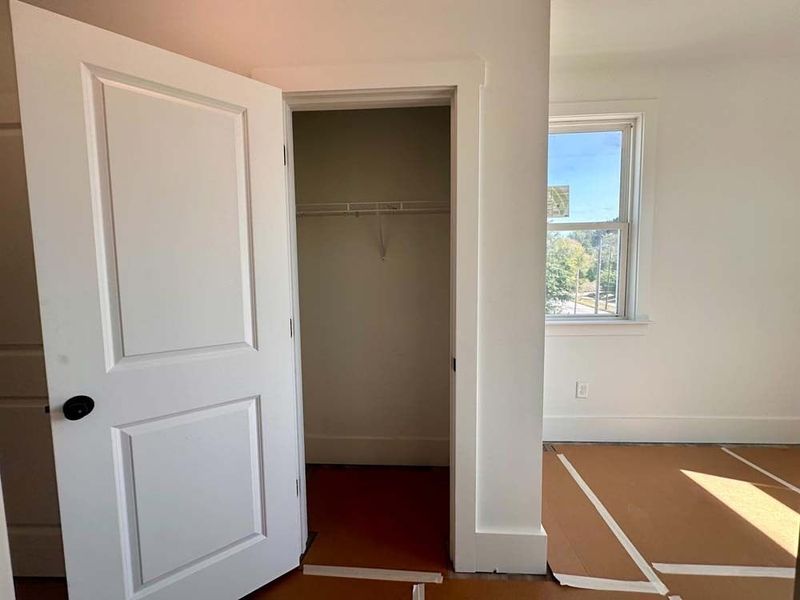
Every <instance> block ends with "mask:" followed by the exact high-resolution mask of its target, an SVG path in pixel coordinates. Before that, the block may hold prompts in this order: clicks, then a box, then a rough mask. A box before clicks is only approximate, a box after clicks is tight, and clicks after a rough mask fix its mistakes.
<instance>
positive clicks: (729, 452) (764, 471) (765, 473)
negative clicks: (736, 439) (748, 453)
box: [722, 447, 800, 494]
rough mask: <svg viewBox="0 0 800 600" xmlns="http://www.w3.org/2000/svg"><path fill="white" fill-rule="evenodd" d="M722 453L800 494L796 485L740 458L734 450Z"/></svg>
mask: <svg viewBox="0 0 800 600" xmlns="http://www.w3.org/2000/svg"><path fill="white" fill-rule="evenodd" d="M722 451H723V452H727V453H728V454H730V455H731V456H732V457H733V458H735V459H737V460H740V461H742V462H743V463H744V464H746V465H748V466H750V467H753V468H754V469H755V470H756V471H760V472H761V473H763V474H764V475H766V476H767V477H770V478H772V479H774V480H775V481H777V482H778V483H780V484H781V485H782V486H784V487H787V488H789V489H790V490H792V491H793V492H795V493H797V494H800V488H799V487H797V486H796V485H792V484H791V483H789V482H788V481H785V480H783V479H781V478H780V477H778V476H777V475H773V474H772V473H770V472H769V471H767V470H766V469H762V468H761V467H759V466H758V465H757V464H755V463H752V462H750V461H749V460H747V459H746V458H744V457H742V456H739V455H738V454H736V452H734V451H733V450H731V449H729V448H725V447H722Z"/></svg>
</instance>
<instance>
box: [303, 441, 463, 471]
mask: <svg viewBox="0 0 800 600" xmlns="http://www.w3.org/2000/svg"><path fill="white" fill-rule="evenodd" d="M305 445H306V462H309V463H312V464H339V465H409V466H412V465H413V466H436V467H444V466H447V465H448V464H449V462H450V441H449V440H448V439H447V438H415V437H367V436H363V437H361V436H328V435H312V434H306V436H305Z"/></svg>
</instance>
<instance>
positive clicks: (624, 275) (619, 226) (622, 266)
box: [545, 222, 630, 321]
mask: <svg viewBox="0 0 800 600" xmlns="http://www.w3.org/2000/svg"><path fill="white" fill-rule="evenodd" d="M553 225H557V226H555V227H554V226H553ZM553 225H548V227H547V230H548V231H594V230H600V231H618V232H619V257H618V259H617V264H618V265H619V268H618V272H617V290H616V299H617V314H615V315H600V314H595V315H585V314H584V315H568V314H567V315H545V318H546V319H547V320H548V321H569V320H573V321H574V320H576V319H577V320H580V319H591V320H595V319H606V320H620V319H627V318H628V244H629V238H630V223H619V222H612V223H608V222H597V223H557V224H553ZM575 225H577V227H575ZM598 276H599V275H598Z"/></svg>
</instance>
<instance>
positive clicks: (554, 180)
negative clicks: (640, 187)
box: [547, 131, 622, 223]
mask: <svg viewBox="0 0 800 600" xmlns="http://www.w3.org/2000/svg"><path fill="white" fill-rule="evenodd" d="M621 170H622V132H621V131H592V132H583V133H551V134H550V146H549V150H548V167H547V186H548V194H547V200H548V202H547V216H548V219H547V220H548V222H549V223H581V222H584V223H585V222H607V221H617V220H618V219H619V216H620V215H619V205H620V178H621Z"/></svg>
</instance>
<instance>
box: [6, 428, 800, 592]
mask: <svg viewBox="0 0 800 600" xmlns="http://www.w3.org/2000/svg"><path fill="white" fill-rule="evenodd" d="M547 450H548V451H547V452H545V456H544V469H543V471H544V482H543V489H544V502H543V521H544V525H545V528H546V529H547V531H548V539H549V549H548V558H549V563H550V567H551V568H552V569H553V571H556V572H561V573H568V574H571V575H580V576H584V577H590V578H592V577H594V578H605V579H612V580H619V581H634V582H636V581H646V579H645V577H644V575H643V574H642V571H641V570H640V568H639V567H638V566H637V564H636V563H635V562H634V561H633V560H632V558H631V556H630V554H629V553H628V552H627V551H626V549H625V548H624V547H623V546H622V545H621V544H620V543H619V540H618V539H617V537H615V535H614V534H613V533H612V531H611V530H610V529H609V527H608V526H607V524H606V522H604V520H603V518H602V517H601V516H600V514H599V513H598V511H597V509H596V507H595V506H593V504H592V503H591V501H590V500H589V499H588V497H587V496H586V493H585V492H584V491H583V490H582V489H581V488H580V486H579V485H578V484H577V483H576V481H575V479H574V477H573V475H572V474H570V472H568V470H567V469H566V468H565V465H564V459H566V461H567V462H569V464H570V465H572V467H573V468H574V470H575V471H576V472H577V473H578V474H579V475H580V477H581V478H582V479H583V480H584V483H585V485H587V486H588V487H589V488H590V489H591V491H592V492H593V493H594V494H595V495H596V497H597V499H598V500H599V501H601V503H602V504H603V505H604V506H605V508H606V509H607V510H608V512H609V513H610V514H611V515H613V518H614V519H615V520H616V522H617V523H618V525H619V526H620V527H621V528H622V530H623V531H624V533H625V534H626V535H627V537H628V538H629V540H630V542H631V543H632V545H633V546H635V549H636V550H637V551H638V552H640V553H641V555H642V556H643V557H644V559H645V560H646V561H647V563H648V564H651V563H696V564H716V565H741V566H748V565H749V566H757V567H768V566H775V567H786V566H793V565H794V561H795V556H796V552H795V553H794V554H793V553H792V552H788V551H787V550H786V548H785V545H786V541H785V540H786V539H787V535H788V536H791V535H794V532H789V533H788V534H787V532H786V531H780V530H777V531H770V530H769V527H770V523H771V520H770V519H772V520H773V521H774V520H775V519H779V518H784V519H788V520H789V521H786V522H789V523H790V525H789V526H790V527H793V526H794V525H793V523H794V520H793V519H794V517H796V516H797V515H798V514H800V494H798V493H796V492H795V491H792V490H791V489H788V488H787V487H786V486H785V485H782V484H781V483H779V482H778V481H776V480H775V479H772V478H770V477H768V476H767V475H765V474H764V473H762V472H759V471H757V470H756V469H754V468H752V467H751V466H748V465H747V464H746V463H744V462H743V461H741V460H737V459H736V458H734V457H733V456H731V455H729V454H727V453H725V452H724V451H723V450H721V449H720V448H719V447H717V446H652V445H651V446H636V445H584V444H582V445H555V446H549V447H548V448H547ZM733 450H734V451H735V452H737V453H739V456H741V457H742V458H745V459H747V460H750V461H751V462H753V463H754V464H759V465H760V466H762V468H764V469H766V470H767V471H769V472H770V473H772V474H774V475H775V476H777V477H779V478H780V479H781V480H783V481H784V482H785V483H788V484H789V485H790V486H791V485H794V486H800V447H790V448H767V447H759V448H738V447H737V448H733ZM559 454H561V455H563V458H561V457H559ZM706 480H707V481H708V482H711V483H706ZM712 484H713V485H712ZM704 486H705V487H704ZM714 486H717V488H719V489H717V488H715V487H714ZM728 488H730V490H733V492H736V491H737V490H744V491H748V492H750V493H751V494H750V496H748V498H750V500H749V501H750V502H751V504H752V501H753V500H752V499H753V498H755V499H756V500H758V499H760V500H761V501H763V502H765V503H766V504H765V506H768V507H770V510H771V511H772V512H770V511H769V510H767V511H766V512H765V511H763V510H762V511H761V512H758V510H757V509H758V507H756V512H755V513H753V514H755V516H752V515H751V516H748V515H747V514H745V513H746V511H747V510H751V509H752V506H750V508H748V507H744V508H741V507H738V506H736V502H737V499H736V496H735V493H733V492H731V493H732V494H733V495H729V496H730V497H728V496H726V495H725V494H726V493H727V492H726V490H727V489H728ZM448 489H449V481H448V472H447V469H440V468H402V467H322V466H317V467H310V468H309V471H308V509H309V529H310V530H311V531H312V532H315V536H314V539H313V543H312V544H311V546H310V548H309V550H308V552H307V553H306V555H305V557H304V562H305V563H306V564H317V565H333V566H344V567H374V568H391V569H404V570H419V571H438V572H441V573H443V574H444V582H443V583H442V584H427V585H426V586H425V597H426V598H427V599H428V600H430V599H434V600H436V599H441V600H459V599H463V600H482V599H486V600H506V599H508V600H511V599H517V598H524V599H530V600H619V599H620V598H622V599H623V600H646V599H648V598H650V599H652V598H657V597H658V596H656V595H653V594H647V593H636V592H625V593H620V592H614V591H591V590H585V589H575V588H570V587H564V586H562V585H560V584H559V583H558V582H557V581H556V580H555V579H554V578H553V577H552V575H551V576H548V577H534V576H503V575H463V574H455V573H453V572H452V570H451V565H450V561H449V558H448V550H447V546H448V527H449V517H448V514H449V501H448ZM720 490H721V491H720ZM781 507H783V508H781ZM737 511H738V512H737ZM759 515H760V516H759ZM770 515H771V516H770ZM792 515H794V516H792ZM748 518H750V521H748ZM759 519H761V521H759ZM797 519H798V521H797V522H798V523H800V517H797ZM776 522H777V523H778V525H781V523H782V522H778V521H776ZM783 524H784V529H786V527H785V522H784V523H783ZM781 536H783V537H781ZM795 548H796V541H795ZM659 578H660V579H661V581H662V582H663V583H664V585H665V586H667V587H668V588H669V594H670V595H678V596H680V598H681V599H682V600H717V599H719V600H722V599H724V600H751V599H755V598H757V599H758V600H789V599H790V598H791V596H792V591H791V590H792V581H791V580H790V579H778V578H761V577H747V578H745V577H712V576H696V575H691V576H690V575H663V574H662V575H659ZM411 587H412V586H411V584H410V583H405V582H387V581H367V580H355V579H339V578H330V577H315V576H308V575H303V574H302V572H301V571H300V570H295V571H293V572H291V573H289V574H287V575H285V576H284V577H282V578H280V579H279V580H277V581H275V582H273V583H271V584H269V585H267V586H266V587H264V588H262V589H260V590H258V591H256V592H254V593H252V594H251V595H250V596H248V600H295V599H296V600H300V599H314V598H324V599H331V600H337V599H339V598H341V599H342V600H344V599H348V600H356V599H362V598H363V599H365V600H367V599H370V600H372V599H376V598H381V599H387V600H393V599H395V598H397V599H403V600H410V599H411ZM17 598H18V600H66V598H67V596H66V588H65V585H64V582H63V581H59V580H46V579H45V580H30V579H28V580H18V581H17Z"/></svg>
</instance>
